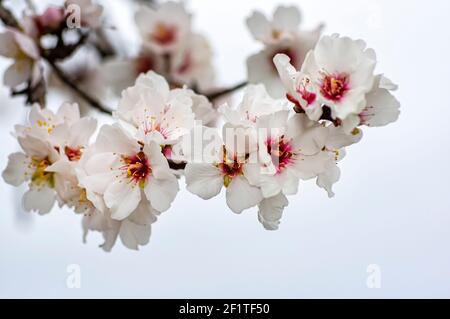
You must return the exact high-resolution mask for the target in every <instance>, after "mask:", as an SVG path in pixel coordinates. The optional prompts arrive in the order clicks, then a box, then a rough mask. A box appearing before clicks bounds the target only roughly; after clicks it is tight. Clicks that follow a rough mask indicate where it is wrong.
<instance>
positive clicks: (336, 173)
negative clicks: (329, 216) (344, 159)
mask: <svg viewBox="0 0 450 319" xmlns="http://www.w3.org/2000/svg"><path fill="white" fill-rule="evenodd" d="M340 176H341V170H340V169H339V167H338V166H337V165H336V163H331V164H330V165H329V166H328V168H327V169H326V170H325V171H324V172H323V173H321V174H319V176H318V177H317V181H316V183H317V186H319V187H321V188H323V189H325V190H326V191H327V193H328V197H330V198H331V197H334V192H333V184H335V183H336V182H337V181H339V178H340Z"/></svg>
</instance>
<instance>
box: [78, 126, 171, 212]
mask: <svg viewBox="0 0 450 319" xmlns="http://www.w3.org/2000/svg"><path fill="white" fill-rule="evenodd" d="M94 148H95V151H96V154H94V155H92V156H91V158H90V159H89V161H88V162H87V163H86V164H85V165H86V166H88V167H89V170H88V171H87V172H86V176H85V177H84V178H83V180H82V181H80V182H81V183H82V184H83V186H84V187H85V188H86V190H87V191H89V192H95V193H97V194H100V195H102V197H103V200H104V202H105V205H106V207H107V208H108V209H109V210H110V211H111V217H112V218H113V219H116V220H124V219H126V218H127V217H128V216H130V215H131V214H132V213H133V212H134V211H135V210H136V209H137V207H138V206H139V204H140V203H141V201H145V200H148V201H149V202H150V205H151V206H152V207H153V208H154V209H156V210H157V211H158V212H164V211H166V210H168V209H169V208H170V205H171V203H172V201H173V200H174V199H175V196H176V194H177V192H178V181H177V179H176V177H175V176H174V174H173V173H172V172H171V170H170V168H169V164H168V163H167V159H166V158H165V157H164V155H163V154H162V149H161V146H160V145H159V144H157V143H156V142H155V141H149V142H144V141H140V140H138V139H136V138H134V137H132V136H131V135H130V134H129V133H128V132H127V131H125V130H124V129H123V128H122V127H121V126H120V125H119V124H114V125H104V126H103V127H102V128H101V129H100V132H99V135H98V137H97V140H96V142H95V143H94Z"/></svg>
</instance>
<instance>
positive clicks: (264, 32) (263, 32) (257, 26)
mask: <svg viewBox="0 0 450 319" xmlns="http://www.w3.org/2000/svg"><path fill="white" fill-rule="evenodd" d="M301 20H302V15H301V12H300V10H299V9H298V8H297V7H295V6H289V7H286V6H279V7H277V8H276V9H275V11H274V13H273V18H272V21H269V20H268V19H267V17H266V16H265V15H264V14H263V13H261V12H260V11H255V12H253V13H252V15H251V16H250V17H248V18H247V20H246V22H247V26H248V28H249V30H250V32H251V34H252V36H253V37H254V38H255V40H258V41H261V42H262V43H264V44H273V43H277V42H279V41H281V40H284V39H292V38H294V37H295V36H296V34H297V32H298V29H299V26H300V22H301Z"/></svg>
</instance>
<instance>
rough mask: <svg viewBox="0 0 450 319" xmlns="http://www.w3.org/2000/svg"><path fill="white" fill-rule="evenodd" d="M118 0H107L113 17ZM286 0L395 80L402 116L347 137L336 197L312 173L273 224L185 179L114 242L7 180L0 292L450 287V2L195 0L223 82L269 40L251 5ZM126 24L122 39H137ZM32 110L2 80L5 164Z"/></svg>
mask: <svg viewBox="0 0 450 319" xmlns="http://www.w3.org/2000/svg"><path fill="white" fill-rule="evenodd" d="M12 2H13V3H20V2H22V1H19V0H13V1H12ZM39 2H40V1H39ZM54 2H55V1H54ZM104 2H105V3H112V2H113V1H104ZM121 2H122V1H114V7H110V8H108V9H109V10H111V12H112V13H114V14H115V15H116V16H117V17H119V16H120V17H121V14H122V12H123V10H119V9H120V6H119V4H120V3H121ZM279 3H283V4H290V3H298V5H299V6H301V8H302V10H303V13H304V25H305V27H306V28H313V27H314V26H315V25H317V24H318V23H320V22H322V21H323V22H325V23H326V25H327V28H326V29H325V33H326V34H329V33H335V32H338V33H341V34H345V35H349V36H352V37H356V38H362V39H364V40H366V41H367V43H368V45H369V46H370V47H373V48H374V49H375V50H376V52H377V55H378V59H379V61H380V62H379V65H378V69H377V71H379V72H384V73H385V74H386V75H387V76H388V77H390V78H391V79H392V80H394V82H396V83H398V84H399V85H400V90H399V91H398V92H397V97H398V98H399V99H400V101H401V103H402V114H401V117H400V120H399V121H398V122H397V123H395V124H394V125H391V126H388V127H385V128H380V129H366V130H365V137H364V139H363V140H362V142H361V143H359V144H357V145H355V146H352V147H350V148H349V149H348V154H347V157H346V158H345V159H344V161H343V162H342V163H341V165H340V167H341V169H342V177H341V180H340V182H339V183H338V184H337V185H336V187H335V190H336V197H335V198H334V199H331V200H330V199H328V198H327V196H326V193H325V192H324V191H323V190H321V189H319V188H317V187H316V186H315V184H314V183H313V182H309V183H303V184H302V186H301V194H299V195H298V196H296V197H291V198H290V205H289V207H288V208H287V209H286V210H285V214H284V217H283V220H282V224H281V227H280V230H279V231H277V232H267V231H264V230H263V228H262V227H261V225H260V224H259V223H258V221H257V217H256V211H255V210H252V211H247V212H244V213H243V215H241V216H237V215H234V214H233V213H231V212H230V211H229V210H228V209H227V207H226V204H225V199H224V197H223V196H219V197H217V198H215V199H212V200H209V201H202V200H201V199H199V198H197V197H196V196H194V195H192V194H190V193H188V192H187V191H186V190H185V189H184V181H181V183H180V184H181V185H182V187H181V188H182V189H181V191H180V193H179V194H178V196H177V198H176V200H175V202H174V204H173V207H172V209H171V210H170V211H168V212H166V213H164V214H163V215H162V217H161V218H160V219H159V221H158V222H157V223H156V224H155V225H154V226H153V234H152V238H151V243H150V244H149V245H148V246H145V247H144V248H143V249H142V250H141V251H140V252H134V251H129V250H126V249H125V248H124V247H123V246H122V245H121V243H118V244H117V245H116V247H115V248H114V250H113V252H112V253H110V254H106V253H104V252H103V251H102V250H101V249H99V248H98V247H97V245H98V244H100V242H101V238H100V236H97V235H94V236H90V237H89V240H88V243H87V244H86V245H83V244H82V242H81V236H82V230H81V225H80V217H79V216H75V215H74V214H73V213H71V212H70V211H69V210H60V209H58V208H55V209H54V211H53V212H52V214H50V215H47V216H44V217H41V216H37V215H33V216H30V215H28V214H26V213H23V212H19V213H17V212H16V210H17V206H18V204H17V203H19V199H20V196H21V194H20V193H19V192H18V191H17V190H15V189H14V188H12V187H10V186H9V185H6V184H5V183H4V182H3V181H0V200H1V203H2V209H1V212H0V297H61V298H69V297H76V298H78V297H100V298H103V297H105V298H106V297H150V298H169V297H177V298H186V297H188V298H214V297H224V298H231V297H246V298H250V297H253V298H258V297H266V298H278V297H280V298H281V297H286V298H288V297H295V298H308V297H325V298H328V297H362V298H381V297H387V298H390V297H447V298H449V297H450V249H449V248H448V247H449V245H450V189H449V180H450V168H449V164H450V161H449V157H450V125H449V120H450V103H449V99H448V93H449V85H450V83H449V79H450V62H449V57H450V31H449V30H450V2H448V1H442V0H428V1H419V0H415V1H407V2H406V1H389V0H379V1H374V0H372V1H369V0H367V1H361V0H343V1H339V2H337V1H332V0H314V1H312V0H309V1H297V2H296V1H290V2H278V1H256V0H252V1H249V0H246V1H242V0H239V1H238V0H232V1H226V2H225V1H220V2H218V1H206V0H203V1H200V0H199V1H190V4H189V7H190V8H191V9H192V11H193V12H194V13H195V27H196V29H197V30H199V31H202V32H204V33H205V34H206V35H207V36H208V37H209V39H210V40H211V41H212V44H213V47H214V50H215V52H216V54H217V56H216V61H217V68H218V72H219V82H220V83H221V84H233V83H236V82H238V81H240V80H242V79H244V78H245V74H246V71H245V64H244V62H245V59H246V58H247V56H248V55H250V54H251V53H253V52H256V51H257V50H258V49H259V48H260V46H259V45H258V44H257V43H256V42H254V41H252V39H251V37H250V35H249V33H248V31H247V30H246V27H245V25H244V19H245V17H246V16H248V15H249V14H250V13H251V11H252V10H253V9H256V8H258V9H262V10H263V11H265V12H271V11H272V10H273V8H274V7H275V6H276V5H277V4H279ZM110 5H111V4H110ZM123 19H124V24H123V25H124V26H126V27H127V28H128V27H130V26H131V24H130V23H129V22H126V20H125V17H123ZM130 30H132V29H131V27H130V29H127V32H126V33H125V35H124V38H126V39H128V40H129V41H131V42H133V36H132V35H131V33H132V31H130ZM7 64H8V62H7V61H6V60H4V59H0V68H1V69H3V68H4V66H6V65H7ZM53 107H55V106H53ZM25 114H26V111H25V110H24V108H23V106H22V104H21V101H20V100H11V99H10V98H9V97H8V91H7V90H6V89H5V88H4V87H0V143H1V144H0V145H1V146H2V147H1V148H0V167H1V169H3V168H4V167H5V166H6V162H7V155H8V154H9V153H11V152H14V151H17V150H18V145H17V143H16V142H15V141H14V139H13V138H12V137H10V136H9V132H10V131H12V129H13V125H14V124H15V123H16V122H20V121H23V118H24V115H25ZM70 264H79V265H80V267H81V283H82V286H81V289H68V288H67V287H66V277H67V273H66V268H67V266H68V265H70ZM370 264H377V265H379V266H380V267H381V276H382V277H381V289H368V288H367V286H366V278H367V276H368V274H367V273H366V268H367V266H368V265H370Z"/></svg>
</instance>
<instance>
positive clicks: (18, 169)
mask: <svg viewBox="0 0 450 319" xmlns="http://www.w3.org/2000/svg"><path fill="white" fill-rule="evenodd" d="M2 177H3V179H4V180H5V182H6V183H8V184H10V185H12V186H16V187H17V186H19V185H21V184H22V183H23V182H25V181H26V180H28V179H29V178H31V172H30V158H29V157H27V156H26V155H25V154H23V153H13V154H11V155H9V157H8V166H7V167H6V169H5V170H4V171H3V174H2Z"/></svg>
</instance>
